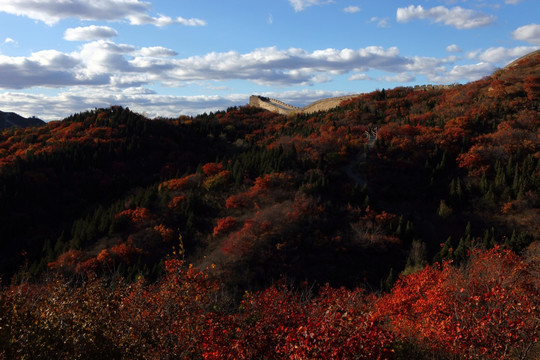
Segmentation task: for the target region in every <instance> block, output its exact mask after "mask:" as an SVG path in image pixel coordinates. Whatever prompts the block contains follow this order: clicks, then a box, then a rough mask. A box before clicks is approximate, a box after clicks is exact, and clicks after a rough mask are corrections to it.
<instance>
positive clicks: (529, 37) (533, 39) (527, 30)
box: [512, 24, 540, 45]
mask: <svg viewBox="0 0 540 360" xmlns="http://www.w3.org/2000/svg"><path fill="white" fill-rule="evenodd" d="M512 34H513V35H514V39H516V40H522V41H526V42H528V43H530V44H534V45H540V25H538V24H529V25H525V26H522V27H520V28H517V29H516V30H515V31H514V32H513V33H512Z"/></svg>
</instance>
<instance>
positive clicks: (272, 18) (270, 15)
mask: <svg viewBox="0 0 540 360" xmlns="http://www.w3.org/2000/svg"><path fill="white" fill-rule="evenodd" d="M267 22H268V24H269V25H272V24H273V23H274V16H273V15H272V14H268V20H267Z"/></svg>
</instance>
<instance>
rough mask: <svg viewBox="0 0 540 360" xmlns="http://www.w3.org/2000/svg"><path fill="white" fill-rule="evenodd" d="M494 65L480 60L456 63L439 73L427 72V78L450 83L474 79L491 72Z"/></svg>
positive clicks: (431, 80) (437, 82) (435, 81)
mask: <svg viewBox="0 0 540 360" xmlns="http://www.w3.org/2000/svg"><path fill="white" fill-rule="evenodd" d="M495 68H496V67H495V66H494V65H493V64H491V63H487V62H480V63H477V64H467V65H456V66H454V67H453V68H452V69H450V70H449V71H444V72H442V73H439V74H428V76H427V78H428V80H429V81H430V82H432V83H435V84H452V83H457V82H459V81H461V80H466V81H475V80H478V79H481V78H482V77H484V76H486V75H489V74H491V73H493V71H494V70H495Z"/></svg>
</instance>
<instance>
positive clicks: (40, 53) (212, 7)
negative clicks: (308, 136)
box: [0, 0, 540, 121]
mask: <svg viewBox="0 0 540 360" xmlns="http://www.w3.org/2000/svg"><path fill="white" fill-rule="evenodd" d="M537 49H540V1H539V0H407V1H401V0H272V1H261V0H152V1H143V0H92V1H88V0H0V111H4V112H7V111H13V112H16V113H18V114H21V115H23V116H36V117H39V118H41V119H43V120H46V121H49V120H59V119H63V118H65V117H67V116H69V115H71V114H73V113H78V112H81V111H85V110H88V109H94V108H100V107H108V106H111V105H121V106H124V107H129V108H130V109H132V110H134V111H136V112H139V113H141V114H145V115H147V116H149V117H151V118H154V117H170V118H176V117H178V116H181V115H197V114H202V113H204V112H210V111H217V110H225V109H227V108H228V107H230V106H242V105H245V104H247V103H248V101H249V96H250V95H252V94H257V95H263V96H268V97H272V98H276V99H279V100H282V101H284V102H287V103H290V104H292V105H296V106H304V105H307V104H309V103H311V102H313V101H315V100H319V99H322V98H327V97H333V96H341V95H346V94H359V93H365V92H371V91H374V90H377V89H388V88H394V87H397V86H414V85H422V84H454V83H467V82H470V81H474V80H478V79H480V78H482V77H484V76H486V75H490V74H491V73H492V72H493V71H494V70H496V69H497V68H501V67H504V66H505V65H506V64H508V63H509V62H511V61H512V60H514V59H516V58H519V57H521V56H523V55H525V54H527V53H529V52H531V51H534V50H537Z"/></svg>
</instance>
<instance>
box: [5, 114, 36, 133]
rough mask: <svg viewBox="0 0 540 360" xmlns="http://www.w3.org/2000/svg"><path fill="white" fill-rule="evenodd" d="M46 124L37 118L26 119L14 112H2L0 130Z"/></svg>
mask: <svg viewBox="0 0 540 360" xmlns="http://www.w3.org/2000/svg"><path fill="white" fill-rule="evenodd" d="M45 124H46V123H45V121H43V120H41V119H38V118H36V117H30V118H25V117H23V116H21V115H19V114H17V113H14V112H3V111H0V130H3V129H7V128H10V127H18V128H25V127H32V126H42V125H45Z"/></svg>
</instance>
